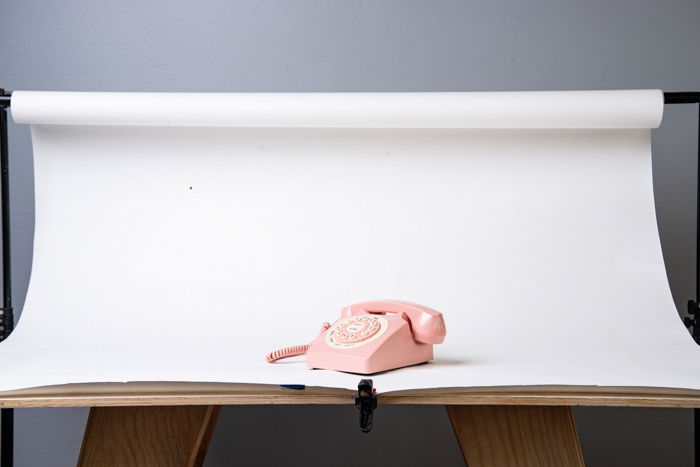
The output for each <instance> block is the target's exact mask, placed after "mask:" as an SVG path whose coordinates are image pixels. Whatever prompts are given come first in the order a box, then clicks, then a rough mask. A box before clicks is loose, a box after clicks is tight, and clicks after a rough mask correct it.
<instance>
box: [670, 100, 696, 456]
mask: <svg viewBox="0 0 700 467" xmlns="http://www.w3.org/2000/svg"><path fill="white" fill-rule="evenodd" d="M664 101H665V102H666V104H700V92H666V93H664ZM697 160H698V168H697V192H696V202H697V210H696V218H695V300H688V316H687V317H686V318H684V319H683V322H684V323H685V325H686V326H687V327H688V328H690V331H691V333H692V335H693V339H695V342H697V343H698V344H700V106H698V154H697ZM693 418H694V423H695V466H696V467H700V409H694V410H693Z"/></svg>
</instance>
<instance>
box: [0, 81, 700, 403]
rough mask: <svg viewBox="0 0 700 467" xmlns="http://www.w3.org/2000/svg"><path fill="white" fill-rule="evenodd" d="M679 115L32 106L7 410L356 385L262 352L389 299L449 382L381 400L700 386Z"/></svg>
mask: <svg viewBox="0 0 700 467" xmlns="http://www.w3.org/2000/svg"><path fill="white" fill-rule="evenodd" d="M662 109H663V99H662V94H661V92H660V91H656V90H654V91H608V92H600V91H599V92H570V93H563V92H552V93H541V92H533V93H438V94H422V93H416V94H268V95H264V94H262V95H261V94H247V95H242V94H208V95H207V94H117V93H114V94H108V93H46V92H15V93H14V94H13V101H12V113H13V118H14V119H15V121H16V122H19V123H29V124H32V139H33V144H34V153H35V170H36V203H37V206H36V216H37V218H36V235H35V250H34V262H33V270H32V278H31V282H30V288H29V292H28V296H27V301H26V305H25V309H24V311H23V313H22V319H21V321H20V323H19V326H18V328H17V329H16V330H15V332H14V333H13V334H12V336H11V337H10V338H9V339H8V340H7V341H5V342H3V343H2V344H0V358H2V360H3V368H4V370H3V376H2V378H0V390H6V389H17V388H23V387H32V386H39V385H50V384H62V383H70V382H103V381H214V382H241V383H272V384H289V383H295V384H307V385H322V386H331V387H347V388H354V387H356V385H357V381H358V379H359V377H358V376H357V375H348V374H343V373H337V372H330V371H319V370H309V369H307V368H306V367H305V365H304V363H303V358H299V359H293V360H289V361H285V362H283V363H279V364H275V365H270V364H267V363H265V362H264V360H263V357H264V355H265V353H267V352H268V351H270V350H272V349H274V348H277V347H281V346H286V345H293V344H300V343H306V342H308V341H310V340H311V338H312V337H313V336H314V335H315V334H316V333H317V331H318V326H319V324H320V323H321V322H322V321H326V320H327V321H333V320H334V319H335V318H336V317H337V316H338V311H339V309H340V308H341V307H342V306H343V305H346V304H349V303H353V302H358V301H364V300H370V299H376V298H395V299H402V300H410V301H414V302H418V303H422V304H425V305H428V306H430V307H433V308H435V309H438V310H440V311H442V312H443V313H444V315H445V321H446V324H447V338H446V341H445V343H444V344H442V345H440V346H437V347H436V349H435V355H436V358H435V361H434V362H432V363H430V364H427V365H421V366H418V367H413V368H407V369H402V370H397V371H393V372H389V373H386V374H382V375H377V376H375V377H374V379H375V384H376V386H377V387H378V388H379V390H380V391H383V392H386V391H390V390H398V389H414V388H429V387H471V386H491V385H497V386H508V385H555V384H568V385H605V386H626V387H629V386H653V387H676V388H692V389H700V359H699V358H698V357H700V349H698V347H697V346H696V344H695V343H694V342H693V341H692V339H691V338H690V336H689V335H688V333H687V331H686V330H685V328H684V326H683V324H682V323H681V322H680V319H679V318H678V315H677V313H676V310H675V308H674V305H673V302H672V300H671V295H670V291H669V288H668V283H667V278H666V274H665V270H664V265H663V258H662V255H661V248H660V244H659V237H658V232H657V227H656V219H655V213H654V203H653V197H652V180H651V154H650V134H651V128H654V127H656V126H658V124H659V122H660V119H661V113H662ZM681 355H685V358H679V356H681Z"/></svg>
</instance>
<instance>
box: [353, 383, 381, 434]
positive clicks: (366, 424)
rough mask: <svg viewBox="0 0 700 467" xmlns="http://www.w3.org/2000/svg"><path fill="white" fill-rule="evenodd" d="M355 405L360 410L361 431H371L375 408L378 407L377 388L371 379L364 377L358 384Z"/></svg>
mask: <svg viewBox="0 0 700 467" xmlns="http://www.w3.org/2000/svg"><path fill="white" fill-rule="evenodd" d="M355 407H357V408H358V409H359V411H360V431H361V432H363V433H369V432H370V431H372V428H373V427H374V409H376V408H377V390H376V389H374V386H373V384H372V380H371V379H363V380H361V381H360V384H358V385H357V396H356V397H355Z"/></svg>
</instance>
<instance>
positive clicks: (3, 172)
mask: <svg viewBox="0 0 700 467" xmlns="http://www.w3.org/2000/svg"><path fill="white" fill-rule="evenodd" d="M10 95H11V94H10V93H7V92H5V90H4V89H0V184H1V186H0V196H2V199H1V200H0V218H1V219H2V308H1V309H0V341H2V340H4V339H5V338H7V336H9V335H10V333H11V332H12V329H13V328H14V325H15V319H14V313H13V310H12V254H11V249H10V163H9V159H10V153H9V147H8V143H7V108H8V107H9V106H10V99H11V97H10ZM0 417H2V420H1V421H0V467H12V464H13V459H14V418H15V414H14V409H2V410H1V411H0Z"/></svg>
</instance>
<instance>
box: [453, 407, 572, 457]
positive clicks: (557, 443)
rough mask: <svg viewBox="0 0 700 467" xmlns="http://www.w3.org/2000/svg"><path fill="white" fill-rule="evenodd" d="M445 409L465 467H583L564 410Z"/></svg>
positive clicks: (568, 417)
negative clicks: (466, 466)
mask: <svg viewBox="0 0 700 467" xmlns="http://www.w3.org/2000/svg"><path fill="white" fill-rule="evenodd" d="M445 407H446V409H447V414H448V415H449V416H450V421H451V422H452V428H453V429H454V432H455V435H456V436H457V440H458V441H459V445H460V447H461V449H462V455H463V456H464V461H465V462H466V463H467V465H468V466H469V467H496V466H522V467H526V466H527V467H529V466H538V467H547V466H557V467H560V466H583V465H584V464H583V456H582V455H581V446H580V445H579V442H578V435H577V434H576V426H575V425H574V420H573V417H572V415H571V409H570V408H569V407H536V406H501V405H493V406H469V405H447V406H445Z"/></svg>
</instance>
